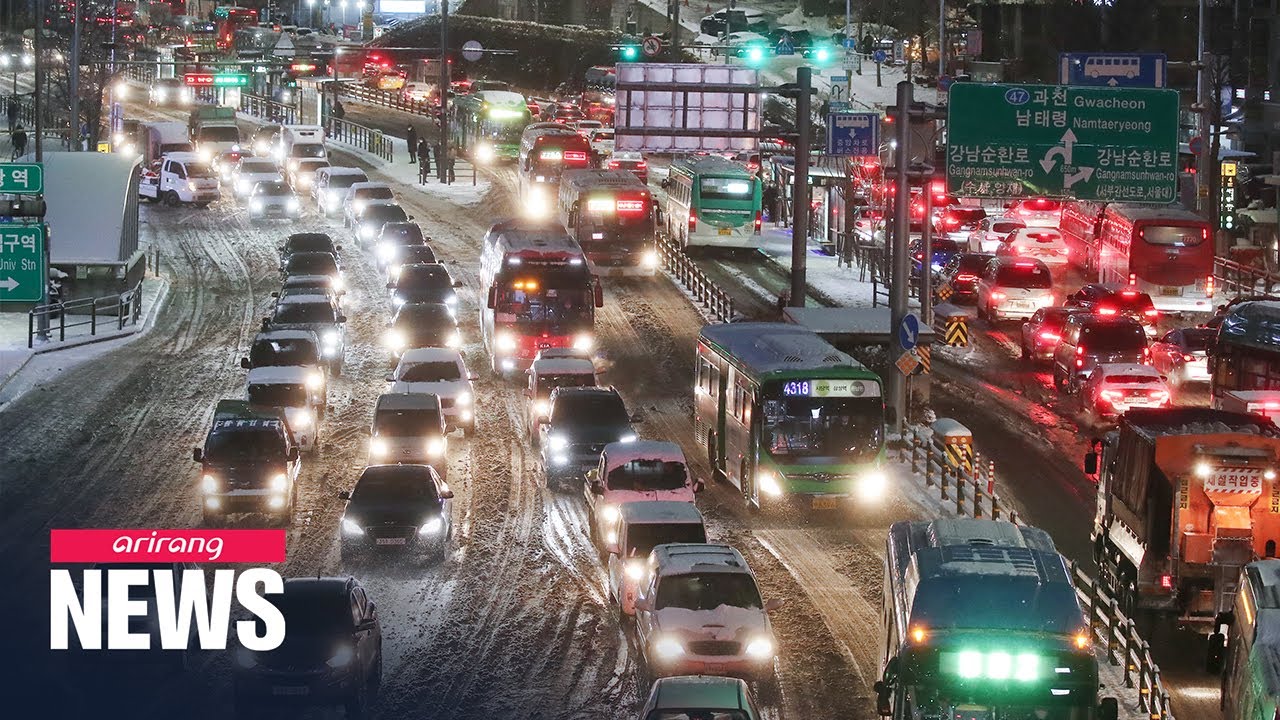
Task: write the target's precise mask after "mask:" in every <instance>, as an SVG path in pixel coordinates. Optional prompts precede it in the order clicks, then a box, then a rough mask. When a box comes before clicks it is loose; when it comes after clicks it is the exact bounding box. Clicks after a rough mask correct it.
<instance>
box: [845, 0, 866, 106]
mask: <svg viewBox="0 0 1280 720" xmlns="http://www.w3.org/2000/svg"><path fill="white" fill-rule="evenodd" d="M852 36H853V0H844V85H845V87H847V88H849V91H848V97H846V98H845V100H846V101H847V102H850V103H851V101H852V100H853V68H851V67H850V66H849V50H850V48H849V45H851V44H853V45H854V47H855V48H856V47H857V44H856V43H850V42H849V38H851V37H852ZM858 66H859V69H861V66H862V63H861V62H859V63H858Z"/></svg>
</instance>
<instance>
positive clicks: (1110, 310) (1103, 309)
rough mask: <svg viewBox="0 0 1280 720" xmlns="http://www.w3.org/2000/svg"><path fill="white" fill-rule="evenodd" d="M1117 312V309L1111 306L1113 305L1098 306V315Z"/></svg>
mask: <svg viewBox="0 0 1280 720" xmlns="http://www.w3.org/2000/svg"><path fill="white" fill-rule="evenodd" d="M1117 312H1118V311H1117V310H1116V309H1115V308H1113V307H1100V308H1098V314H1099V315H1115V314H1116V313H1117Z"/></svg>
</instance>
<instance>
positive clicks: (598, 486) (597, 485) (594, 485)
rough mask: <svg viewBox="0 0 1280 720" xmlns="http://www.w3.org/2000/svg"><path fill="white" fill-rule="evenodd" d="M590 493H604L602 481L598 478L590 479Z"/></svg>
mask: <svg viewBox="0 0 1280 720" xmlns="http://www.w3.org/2000/svg"><path fill="white" fill-rule="evenodd" d="M591 494H592V495H604V483H602V482H600V479H599V478H596V479H595V480H592V481H591Z"/></svg>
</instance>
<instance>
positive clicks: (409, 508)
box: [338, 465, 453, 557]
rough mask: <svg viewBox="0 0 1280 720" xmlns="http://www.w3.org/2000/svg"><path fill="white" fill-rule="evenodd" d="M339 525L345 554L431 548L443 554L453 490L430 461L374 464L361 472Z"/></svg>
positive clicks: (450, 524)
mask: <svg viewBox="0 0 1280 720" xmlns="http://www.w3.org/2000/svg"><path fill="white" fill-rule="evenodd" d="M338 497H339V498H341V499H343V500H346V501H347V508H346V510H345V511H344V512H343V513H342V522H341V524H340V527H341V530H340V532H341V534H342V544H341V546H342V553H343V555H344V556H349V555H352V554H356V553H358V552H360V551H362V550H363V551H380V550H426V551H427V552H429V553H430V554H432V555H434V556H435V557H443V556H444V554H445V551H446V550H448V547H449V537H450V535H451V534H452V531H453V518H452V515H453V513H452V510H453V491H452V490H450V489H449V486H448V485H446V484H445V483H444V481H443V480H441V479H440V476H439V475H438V474H437V473H436V471H435V470H434V469H433V468H432V467H431V466H430V465H371V466H369V467H367V468H365V469H364V472H363V473H361V474H360V479H359V480H357V481H356V487H355V489H354V490H352V491H351V492H346V491H343V492H341V493H338Z"/></svg>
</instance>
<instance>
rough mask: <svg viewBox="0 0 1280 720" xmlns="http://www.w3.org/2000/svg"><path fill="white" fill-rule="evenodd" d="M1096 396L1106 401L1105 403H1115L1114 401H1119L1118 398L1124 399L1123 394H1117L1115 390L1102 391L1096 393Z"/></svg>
mask: <svg viewBox="0 0 1280 720" xmlns="http://www.w3.org/2000/svg"><path fill="white" fill-rule="evenodd" d="M1098 395H1099V397H1101V398H1102V399H1103V400H1106V401H1107V402H1115V401H1116V400H1119V399H1120V398H1122V397H1124V393H1122V392H1118V391H1116V390H1103V391H1102V392H1100V393H1098Z"/></svg>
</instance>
